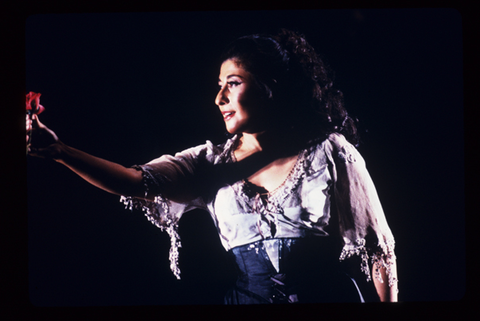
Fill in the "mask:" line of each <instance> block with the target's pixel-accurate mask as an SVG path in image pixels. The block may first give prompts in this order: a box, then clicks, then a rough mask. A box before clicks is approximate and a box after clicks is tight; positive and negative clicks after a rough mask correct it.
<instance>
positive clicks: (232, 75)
mask: <svg viewBox="0 0 480 321" xmlns="http://www.w3.org/2000/svg"><path fill="white" fill-rule="evenodd" d="M232 77H239V78H242V79H245V77H243V76H240V75H237V74H231V75H228V76H227V80H229V79H230V78H232ZM218 82H219V83H221V82H222V81H221V80H220V78H218Z"/></svg>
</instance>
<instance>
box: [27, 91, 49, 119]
mask: <svg viewBox="0 0 480 321" xmlns="http://www.w3.org/2000/svg"><path fill="white" fill-rule="evenodd" d="M41 95H42V94H40V93H34V92H32V91H31V92H29V93H28V94H27V99H26V103H27V113H28V114H36V115H38V114H40V113H41V112H42V111H44V110H45V107H43V106H42V105H40V96H41Z"/></svg>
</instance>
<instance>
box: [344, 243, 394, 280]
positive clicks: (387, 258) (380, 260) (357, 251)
mask: <svg viewBox="0 0 480 321" xmlns="http://www.w3.org/2000/svg"><path fill="white" fill-rule="evenodd" d="M365 244H366V242H365V239H363V238H361V239H357V240H356V241H355V242H354V243H353V244H346V245H345V246H344V247H343V249H342V253H341V254H340V258H339V260H340V261H343V260H345V259H348V258H349V257H352V256H353V255H358V256H360V258H361V260H362V262H361V263H360V264H361V266H360V270H361V271H362V272H364V273H365V276H366V279H367V281H368V282H369V281H372V277H371V272H370V267H369V259H370V264H372V266H373V268H374V273H373V275H374V277H375V279H376V280H378V281H380V282H381V283H383V279H382V275H381V274H380V268H382V267H385V270H386V273H387V276H388V285H389V286H390V287H392V286H394V285H395V284H396V283H397V282H398V280H397V278H396V277H395V276H394V274H393V273H392V266H393V260H394V259H395V252H394V248H395V243H394V241H393V240H389V241H387V242H386V243H382V244H379V246H378V250H377V251H374V252H373V253H371V255H370V257H369V254H368V253H369V252H372V251H371V250H369V249H367V247H366V246H365Z"/></svg>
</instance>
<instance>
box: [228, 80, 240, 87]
mask: <svg viewBox="0 0 480 321" xmlns="http://www.w3.org/2000/svg"><path fill="white" fill-rule="evenodd" d="M240 84H241V82H240V81H229V82H227V85H228V86H229V87H236V86H238V85H240Z"/></svg>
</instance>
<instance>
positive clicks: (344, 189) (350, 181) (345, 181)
mask: <svg viewBox="0 0 480 321" xmlns="http://www.w3.org/2000/svg"><path fill="white" fill-rule="evenodd" d="M325 149H326V154H327V157H328V158H329V159H330V163H331V164H332V176H333V180H334V188H333V199H334V202H335V204H336V209H337V211H338V221H339V228H340V234H341V236H342V237H343V241H344V246H343V249H342V252H341V254H340V260H345V259H346V258H349V257H351V256H353V255H358V256H359V257H360V258H361V267H360V268H361V270H362V272H364V273H365V275H366V278H367V281H371V275H372V274H371V271H370V265H372V266H373V267H374V277H375V278H376V279H377V280H379V281H380V282H383V280H382V277H381V274H380V268H382V267H384V268H385V269H386V272H387V275H388V284H389V286H390V287H391V286H393V285H395V283H396V282H397V279H396V276H395V274H396V273H395V271H393V270H392V269H393V268H394V263H395V252H394V247H395V241H394V237H393V234H392V232H391V230H390V228H389V226H388V224H387V221H386V218H385V214H384V212H383V209H382V206H381V204H380V200H379V198H378V195H377V191H376V189H375V186H374V184H373V181H372V179H371V177H370V175H369V173H368V171H367V169H366V166H365V161H364V159H363V158H362V156H361V155H360V153H359V152H358V151H357V150H356V148H355V147H354V146H353V145H351V144H350V143H349V142H347V140H346V139H345V137H344V136H342V135H340V134H337V133H334V134H331V135H330V136H329V139H328V142H327V144H325Z"/></svg>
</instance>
